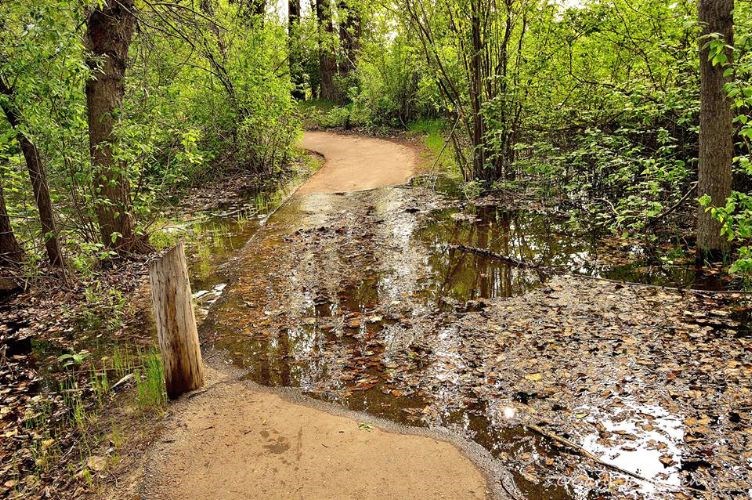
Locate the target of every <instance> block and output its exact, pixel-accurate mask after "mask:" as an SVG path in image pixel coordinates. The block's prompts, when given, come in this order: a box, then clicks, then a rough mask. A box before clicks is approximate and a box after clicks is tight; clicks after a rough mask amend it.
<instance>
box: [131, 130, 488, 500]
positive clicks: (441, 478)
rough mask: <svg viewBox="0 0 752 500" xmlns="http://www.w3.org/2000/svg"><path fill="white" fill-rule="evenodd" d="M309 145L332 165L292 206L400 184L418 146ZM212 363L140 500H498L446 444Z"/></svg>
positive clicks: (326, 136) (324, 139)
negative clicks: (274, 387) (235, 374)
mask: <svg viewBox="0 0 752 500" xmlns="http://www.w3.org/2000/svg"><path fill="white" fill-rule="evenodd" d="M302 145H303V146H304V147H305V148H307V149H309V150H312V151H315V152H318V153H321V154H323V155H324V156H325V158H326V162H325V165H324V166H323V167H322V168H321V169H320V170H319V172H318V173H317V174H316V175H314V176H313V177H312V178H311V179H310V180H309V181H308V182H307V183H306V184H304V185H303V186H302V187H301V189H300V190H299V191H298V193H297V195H296V198H297V200H301V201H305V200H306V199H308V198H321V197H326V196H331V195H327V194H325V193H339V192H345V191H361V190H368V189H373V188H377V187H384V186H391V185H398V184H403V183H404V182H406V181H407V180H408V179H409V178H410V177H411V176H412V175H413V173H414V170H415V165H416V158H417V154H416V152H415V151H414V150H413V149H411V148H409V147H406V146H403V145H400V144H397V143H394V142H389V141H384V140H378V139H371V138H364V137H357V136H349V135H339V134H333V133H327V132H310V133H307V134H306V135H305V138H304V140H303V143H302ZM314 193H315V194H314ZM309 195H311V196H309ZM288 211H289V210H288ZM292 211H293V212H295V210H292ZM262 231H264V229H262ZM259 236H260V238H257V239H256V240H255V241H254V242H253V243H251V245H257V246H259V245H262V244H263V243H261V241H263V240H264V238H265V237H268V235H266V236H265V235H264V234H259ZM257 241H259V242H258V243H257ZM256 250H259V249H258V248H257V249H256ZM246 251H250V252H253V251H254V250H253V248H251V247H249V248H246ZM275 271H278V270H274V269H269V270H268V272H275ZM209 364H210V368H209V381H210V385H209V388H208V389H207V390H206V391H205V392H203V393H199V394H197V395H195V397H191V398H184V399H183V400H181V401H179V402H178V403H176V404H175V405H173V406H172V407H171V412H172V417H171V418H170V419H169V420H168V421H167V423H166V430H165V432H164V434H163V441H162V442H160V443H159V444H158V445H157V446H156V447H155V448H154V449H153V450H152V451H151V454H150V457H149V458H148V459H147V466H146V469H145V478H144V479H143V480H141V481H140V484H138V485H137V486H136V490H137V491H136V492H135V493H136V494H137V495H138V496H140V497H144V498H185V499H188V498H264V499H266V498H358V499H362V498H447V499H453V498H485V497H488V496H489V495H491V493H490V491H491V490H489V488H488V484H487V478H486V477H485V475H484V473H482V472H481V470H480V469H479V468H478V467H476V464H478V465H479V466H482V467H484V469H485V468H487V465H486V464H484V463H482V462H479V461H478V460H477V459H475V460H474V461H471V460H470V458H468V455H466V454H465V453H463V452H462V451H460V449H458V448H457V447H455V446H453V445H452V444H450V443H449V442H448V441H447V440H446V439H450V438H448V437H445V436H440V435H438V434H433V433H430V432H429V431H426V430H418V429H411V428H404V427H400V426H398V425H394V424H390V423H388V422H383V421H377V420H375V419H374V418H373V417H370V416H368V415H364V414H356V413H352V412H348V411H345V410H342V409H337V407H334V406H332V405H327V404H325V403H320V402H316V401H313V400H311V399H308V398H302V397H299V396H295V393H290V392H285V391H274V390H271V389H265V388H260V387H258V386H255V385H253V384H250V383H248V382H245V381H242V380H240V379H237V378H233V375H232V374H231V373H227V372H226V370H225V369H224V368H223V366H222V364H221V363H220V362H210V363H209ZM366 422H368V424H365V423H366ZM458 444H459V443H458ZM468 453H472V452H468ZM474 462H475V463H474ZM494 489H495V488H494Z"/></svg>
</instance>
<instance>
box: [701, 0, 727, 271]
mask: <svg viewBox="0 0 752 500" xmlns="http://www.w3.org/2000/svg"><path fill="white" fill-rule="evenodd" d="M733 11H734V1H733V0H700V1H699V17H700V24H701V26H702V35H703V38H701V39H700V81H701V84H700V156H699V175H698V181H699V183H698V193H699V195H700V196H704V195H708V196H710V199H711V204H712V205H713V206H722V205H725V203H726V199H727V198H728V197H729V196H730V195H731V166H732V162H733V157H734V142H733V135H734V126H733V113H732V109H731V103H730V101H729V99H728V96H727V95H726V91H725V89H724V85H725V84H726V83H727V82H728V78H727V77H724V76H723V72H724V69H725V68H724V66H723V65H720V64H717V65H714V64H713V63H712V62H711V61H710V60H709V56H710V49H709V47H708V40H707V38H705V37H704V36H705V35H709V34H711V33H719V34H720V35H721V36H722V37H723V40H724V42H725V43H726V44H727V45H729V46H730V45H733V34H734V19H733ZM727 56H728V58H729V61H730V60H731V57H732V54H731V51H730V50H729V51H728V54H727ZM727 251H728V241H727V240H726V238H724V237H723V236H722V235H721V224H720V223H719V222H718V221H716V220H715V219H714V218H713V217H712V216H711V215H710V214H709V213H707V212H706V210H705V208H704V207H700V209H699V213H698V224H697V258H698V260H699V261H702V260H718V259H720V258H722V257H723V255H724V254H725V253H726V252H727Z"/></svg>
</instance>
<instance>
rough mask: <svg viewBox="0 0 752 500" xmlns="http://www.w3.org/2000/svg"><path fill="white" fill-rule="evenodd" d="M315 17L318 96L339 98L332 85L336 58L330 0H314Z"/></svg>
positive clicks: (327, 98)
mask: <svg viewBox="0 0 752 500" xmlns="http://www.w3.org/2000/svg"><path fill="white" fill-rule="evenodd" d="M316 19H317V20H318V24H319V28H318V31H319V73H320V77H321V87H320V89H319V98H321V99H326V100H329V101H336V100H338V99H339V96H338V95H337V89H336V86H335V85H334V75H335V73H336V72H337V60H336V59H335V57H334V50H333V49H334V48H333V44H334V23H333V21H332V3H331V0H316Z"/></svg>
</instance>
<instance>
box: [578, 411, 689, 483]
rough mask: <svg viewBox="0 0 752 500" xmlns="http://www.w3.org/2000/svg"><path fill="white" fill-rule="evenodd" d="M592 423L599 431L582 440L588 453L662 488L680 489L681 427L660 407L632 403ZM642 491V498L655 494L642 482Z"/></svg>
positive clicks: (673, 417) (676, 419)
mask: <svg viewBox="0 0 752 500" xmlns="http://www.w3.org/2000/svg"><path fill="white" fill-rule="evenodd" d="M593 423H594V424H598V425H599V427H600V431H599V433H596V434H591V435H588V436H586V437H585V439H584V441H583V444H582V447H583V448H585V449H586V450H587V451H589V452H591V453H593V454H595V455H596V456H598V457H601V459H602V460H604V461H605V462H607V463H609V464H612V465H615V466H617V467H619V468H621V469H624V470H627V471H630V472H632V473H634V474H636V475H638V476H641V477H646V478H651V479H653V480H655V481H656V482H658V483H659V484H660V485H661V486H669V487H670V486H673V487H678V486H680V485H681V478H680V476H679V471H680V470H681V468H682V453H681V450H680V448H679V447H678V446H677V443H683V442H684V425H683V424H682V422H681V420H680V419H679V418H678V417H677V416H676V415H673V414H671V413H669V412H668V411H666V410H665V409H663V408H661V407H660V406H653V405H642V406H641V405H638V404H636V403H633V402H632V403H627V404H626V405H625V407H624V408H622V409H621V410H619V411H616V412H614V413H613V414H612V415H611V416H610V417H609V418H601V419H598V421H597V422H593ZM614 436H618V437H620V438H621V444H615V443H614V442H613V439H612V438H613V437H614ZM641 487H642V488H641V491H640V493H641V494H644V495H654V494H656V493H657V487H656V486H655V484H653V483H649V482H646V481H642V482H641Z"/></svg>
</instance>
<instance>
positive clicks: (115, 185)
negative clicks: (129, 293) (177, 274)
mask: <svg viewBox="0 0 752 500" xmlns="http://www.w3.org/2000/svg"><path fill="white" fill-rule="evenodd" d="M134 9H135V6H134V0H117V1H115V0H108V1H107V2H106V3H104V4H103V5H102V6H101V7H97V8H94V9H92V10H91V12H90V13H89V16H88V19H87V22H86V27H87V30H86V36H85V38H84V42H85V45H86V48H87V49H88V50H89V51H90V56H89V59H88V60H87V63H88V65H89V67H90V68H91V70H92V73H91V77H90V78H89V80H88V81H87V82H86V105H87V113H88V120H89V149H90V153H91V162H92V165H93V167H94V171H95V184H96V185H95V187H96V189H97V191H98V194H99V196H100V197H101V199H100V200H98V203H97V207H96V211H97V219H98V221H99V229H100V232H101V236H102V242H103V243H104V244H105V245H106V246H107V247H109V248H114V249H117V250H122V251H126V252H142V251H146V250H147V248H148V245H147V244H146V241H145V240H143V239H142V238H139V237H137V235H136V232H135V222H134V220H133V215H132V214H131V211H132V205H131V198H130V182H129V181H128V175H127V172H126V165H123V164H122V163H121V162H119V161H118V160H117V159H116V158H115V156H114V154H113V143H114V141H115V140H116V137H115V134H114V128H115V123H116V121H117V113H118V110H119V108H120V106H121V104H122V102H123V96H124V94H125V69H126V64H127V59H128V48H129V46H130V43H131V39H132V38H133V32H134V30H135V27H136V17H135V11H134Z"/></svg>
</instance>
